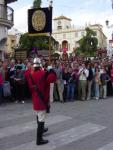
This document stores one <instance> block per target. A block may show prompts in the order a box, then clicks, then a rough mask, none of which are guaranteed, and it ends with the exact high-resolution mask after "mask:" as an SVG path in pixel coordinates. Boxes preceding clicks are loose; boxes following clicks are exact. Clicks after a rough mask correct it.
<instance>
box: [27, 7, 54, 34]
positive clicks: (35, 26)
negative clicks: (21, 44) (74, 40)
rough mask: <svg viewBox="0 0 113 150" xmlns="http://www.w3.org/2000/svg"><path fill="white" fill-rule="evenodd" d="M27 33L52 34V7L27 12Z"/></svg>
mask: <svg viewBox="0 0 113 150" xmlns="http://www.w3.org/2000/svg"><path fill="white" fill-rule="evenodd" d="M28 33H30V34H40V33H52V7H45V8H34V9H29V10H28Z"/></svg>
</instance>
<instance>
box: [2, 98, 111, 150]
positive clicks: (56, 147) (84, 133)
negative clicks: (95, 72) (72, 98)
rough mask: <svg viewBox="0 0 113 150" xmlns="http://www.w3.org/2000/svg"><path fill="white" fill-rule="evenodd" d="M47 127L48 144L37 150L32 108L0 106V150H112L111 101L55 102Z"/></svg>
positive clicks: (38, 147)
mask: <svg viewBox="0 0 113 150" xmlns="http://www.w3.org/2000/svg"><path fill="white" fill-rule="evenodd" d="M46 126H48V127H49V131H48V133H46V134H45V135H44V138H45V139H49V141H50V142H49V144H47V145H44V146H36V145H35V138H36V137H35V136H36V120H35V116H34V113H33V111H32V104H31V103H30V102H27V103H25V104H14V103H11V104H2V105H1V106H0V150H113V98H109V99H106V100H99V101H98V100H91V101H84V102H83V101H76V102H68V103H64V104H62V103H59V102H55V103H53V104H52V109H51V113H50V114H49V116H48V117H47V121H46Z"/></svg>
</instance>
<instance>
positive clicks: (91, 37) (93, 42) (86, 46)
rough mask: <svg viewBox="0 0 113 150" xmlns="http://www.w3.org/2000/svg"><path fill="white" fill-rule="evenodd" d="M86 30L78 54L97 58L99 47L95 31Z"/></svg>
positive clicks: (80, 41)
mask: <svg viewBox="0 0 113 150" xmlns="http://www.w3.org/2000/svg"><path fill="white" fill-rule="evenodd" d="M85 30H86V35H85V36H84V37H83V38H81V39H80V40H79V41H78V43H79V48H78V49H77V50H78V53H82V54H84V55H85V56H95V54H96V50H97V45H98V39H97V38H96V37H95V35H96V34H95V31H93V30H91V29H90V28H86V29H85Z"/></svg>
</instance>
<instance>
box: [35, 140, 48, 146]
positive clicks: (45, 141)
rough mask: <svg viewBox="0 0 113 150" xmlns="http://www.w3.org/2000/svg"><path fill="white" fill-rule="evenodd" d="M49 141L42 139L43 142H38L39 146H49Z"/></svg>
mask: <svg viewBox="0 0 113 150" xmlns="http://www.w3.org/2000/svg"><path fill="white" fill-rule="evenodd" d="M48 142H49V141H48V140H44V139H42V140H41V141H37V143H36V144H37V145H44V144H47V143H48Z"/></svg>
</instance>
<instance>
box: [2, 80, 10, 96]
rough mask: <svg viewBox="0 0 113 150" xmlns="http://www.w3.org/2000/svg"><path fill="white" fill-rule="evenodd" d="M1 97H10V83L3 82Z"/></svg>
mask: <svg viewBox="0 0 113 150" xmlns="http://www.w3.org/2000/svg"><path fill="white" fill-rule="evenodd" d="M3 96H4V97H9V96H11V88H10V83H9V81H5V82H4V83H3Z"/></svg>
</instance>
